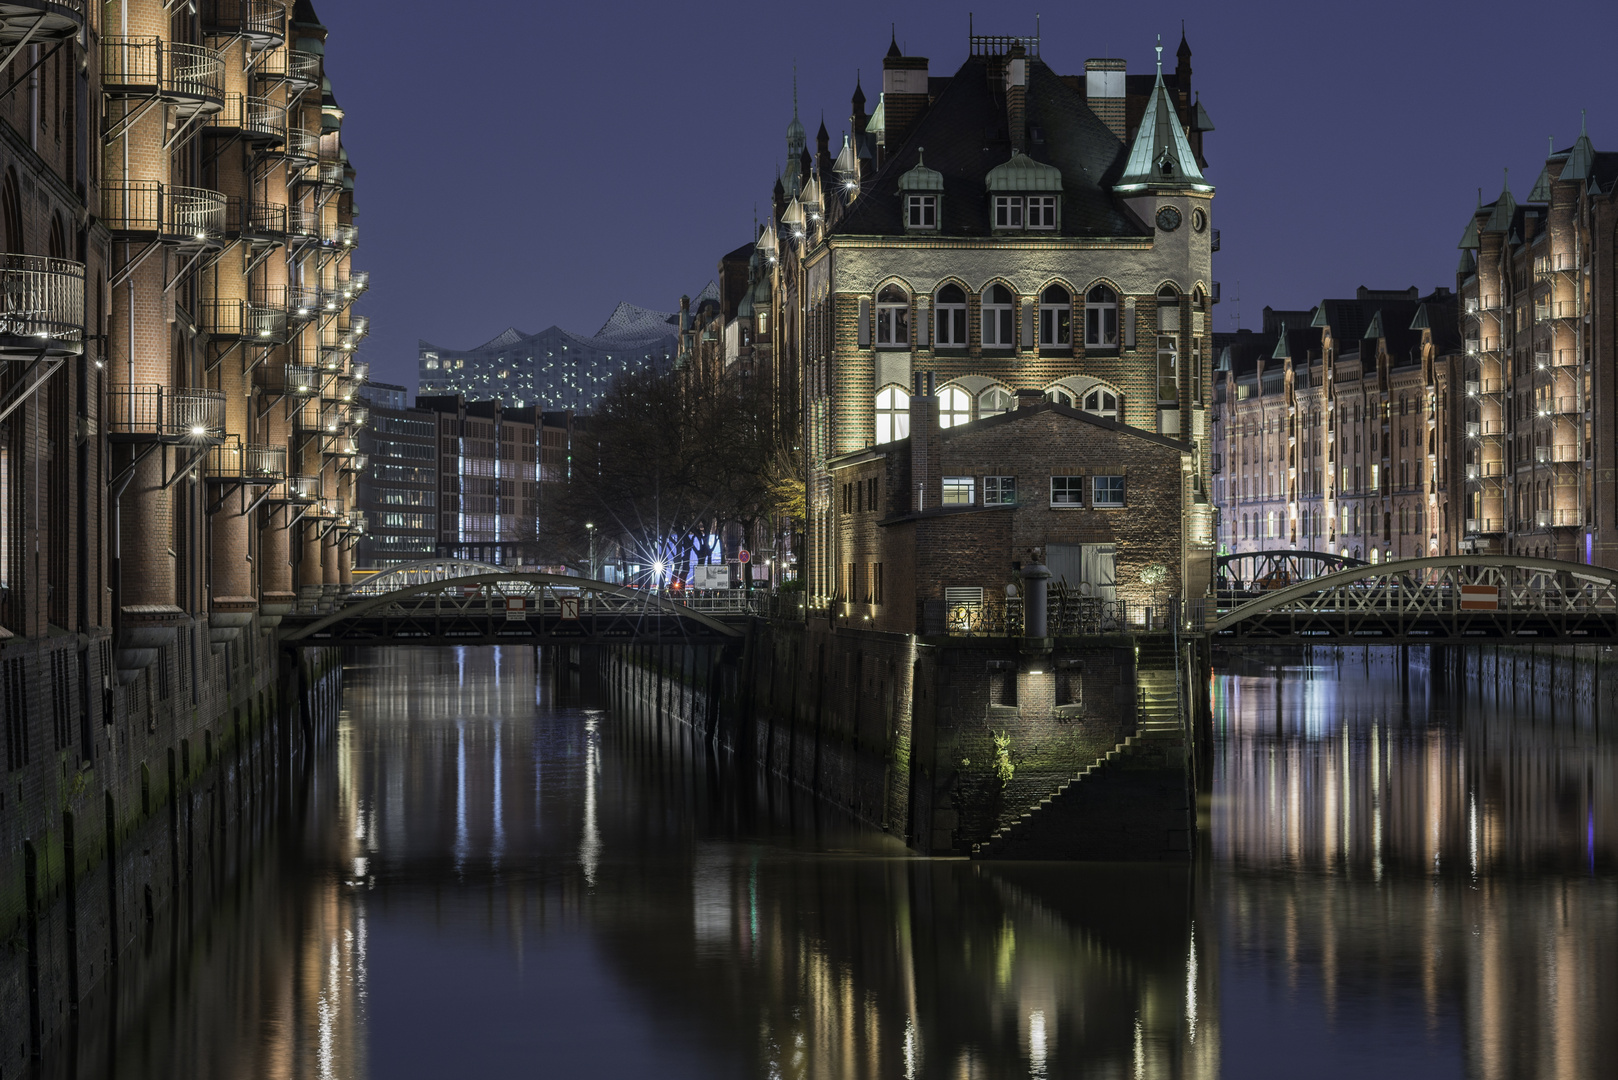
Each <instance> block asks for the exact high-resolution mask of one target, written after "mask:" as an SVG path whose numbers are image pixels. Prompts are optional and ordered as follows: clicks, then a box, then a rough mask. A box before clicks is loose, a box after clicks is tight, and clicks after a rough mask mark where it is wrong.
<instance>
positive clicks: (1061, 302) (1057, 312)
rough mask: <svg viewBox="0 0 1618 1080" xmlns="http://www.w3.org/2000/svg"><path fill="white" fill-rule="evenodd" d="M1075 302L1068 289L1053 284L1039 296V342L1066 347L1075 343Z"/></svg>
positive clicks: (1044, 346)
mask: <svg viewBox="0 0 1618 1080" xmlns="http://www.w3.org/2000/svg"><path fill="white" fill-rule="evenodd" d="M1072 321H1073V303H1072V298H1071V297H1070V296H1068V292H1067V290H1066V289H1064V288H1062V287H1061V286H1060V285H1052V286H1051V287H1050V288H1048V289H1046V290H1045V291H1044V293H1042V294H1041V295H1040V298H1039V344H1040V346H1041V347H1043V348H1048V349H1054V348H1064V347H1066V346H1069V345H1072V344H1073V325H1072Z"/></svg>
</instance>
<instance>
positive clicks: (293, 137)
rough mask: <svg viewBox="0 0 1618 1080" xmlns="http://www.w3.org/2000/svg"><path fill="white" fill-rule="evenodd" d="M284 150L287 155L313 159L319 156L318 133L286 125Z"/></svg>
mask: <svg viewBox="0 0 1618 1080" xmlns="http://www.w3.org/2000/svg"><path fill="white" fill-rule="evenodd" d="M286 152H287V156H288V157H295V158H306V159H307V160H309V161H315V160H317V159H318V158H319V157H320V133H319V132H316V131H310V130H309V129H308V128H301V127H290V126H289V127H288V128H287V141H286Z"/></svg>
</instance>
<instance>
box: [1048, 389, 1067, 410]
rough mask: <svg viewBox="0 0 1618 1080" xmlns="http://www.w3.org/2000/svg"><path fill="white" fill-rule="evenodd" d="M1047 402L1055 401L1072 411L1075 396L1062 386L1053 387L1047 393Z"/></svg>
mask: <svg viewBox="0 0 1618 1080" xmlns="http://www.w3.org/2000/svg"><path fill="white" fill-rule="evenodd" d="M1045 400H1046V401H1054V402H1055V403H1056V404H1058V405H1066V406H1067V407H1068V408H1070V409H1071V408H1072V407H1073V395H1072V394H1070V393H1068V392H1067V391H1066V390H1064V389H1063V388H1062V387H1060V386H1053V387H1051V388H1050V389H1049V390H1047V391H1045Z"/></svg>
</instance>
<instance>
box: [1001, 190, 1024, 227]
mask: <svg viewBox="0 0 1618 1080" xmlns="http://www.w3.org/2000/svg"><path fill="white" fill-rule="evenodd" d="M1022 211H1023V203H1022V196H1021V195H996V196H995V197H994V227H995V228H997V229H1020V228H1022V227H1023V224H1022Z"/></svg>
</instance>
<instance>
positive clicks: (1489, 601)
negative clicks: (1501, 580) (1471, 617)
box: [1461, 585, 1500, 611]
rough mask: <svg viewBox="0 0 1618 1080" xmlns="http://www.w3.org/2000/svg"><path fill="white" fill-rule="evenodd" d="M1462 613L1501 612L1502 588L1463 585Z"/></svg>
mask: <svg viewBox="0 0 1618 1080" xmlns="http://www.w3.org/2000/svg"><path fill="white" fill-rule="evenodd" d="M1461 610H1462V611H1499V610H1500V586H1498V585H1462V586H1461Z"/></svg>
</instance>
